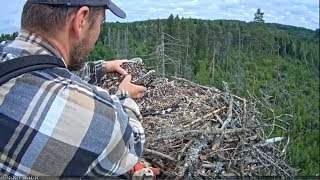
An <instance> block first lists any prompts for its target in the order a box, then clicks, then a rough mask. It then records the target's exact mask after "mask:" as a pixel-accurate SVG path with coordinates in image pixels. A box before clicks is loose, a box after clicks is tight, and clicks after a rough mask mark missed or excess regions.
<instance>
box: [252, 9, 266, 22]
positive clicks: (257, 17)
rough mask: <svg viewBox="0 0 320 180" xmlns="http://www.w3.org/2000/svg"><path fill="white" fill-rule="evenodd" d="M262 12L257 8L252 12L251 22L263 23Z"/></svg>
mask: <svg viewBox="0 0 320 180" xmlns="http://www.w3.org/2000/svg"><path fill="white" fill-rule="evenodd" d="M263 15H264V12H262V11H261V9H260V8H259V9H257V12H256V13H255V14H254V19H253V22H262V23H264V19H263Z"/></svg>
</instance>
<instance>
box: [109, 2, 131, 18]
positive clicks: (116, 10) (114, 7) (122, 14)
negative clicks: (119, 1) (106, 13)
mask: <svg viewBox="0 0 320 180" xmlns="http://www.w3.org/2000/svg"><path fill="white" fill-rule="evenodd" d="M107 7H108V9H109V10H110V11H111V12H112V13H113V14H114V15H116V16H118V17H119V18H122V19H125V18H126V17H127V15H126V13H125V12H124V11H123V10H122V9H120V8H119V7H118V6H117V5H115V4H114V3H113V2H110V3H109V4H108V5H107Z"/></svg>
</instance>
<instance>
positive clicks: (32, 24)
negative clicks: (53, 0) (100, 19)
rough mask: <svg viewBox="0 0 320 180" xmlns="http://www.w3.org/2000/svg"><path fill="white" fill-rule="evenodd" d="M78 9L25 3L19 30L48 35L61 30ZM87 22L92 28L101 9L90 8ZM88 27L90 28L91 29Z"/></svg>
mask: <svg viewBox="0 0 320 180" xmlns="http://www.w3.org/2000/svg"><path fill="white" fill-rule="evenodd" d="M79 8H80V7H63V6H50V5H44V4H34V3H30V2H28V1H27V2H26V3H25V5H24V7H23V11H22V16H21V28H24V29H33V30H39V31H42V32H46V33H48V34H50V35H53V34H55V33H56V32H58V31H59V30H61V29H62V28H63V27H64V26H65V24H66V22H67V19H68V17H69V16H70V15H72V14H74V13H76V12H77V10H79ZM89 9H90V13H89V20H90V22H91V25H90V26H91V27H92V26H93V24H94V22H95V19H96V17H97V16H98V14H99V10H102V9H103V7H90V8H89ZM91 27H90V28H91Z"/></svg>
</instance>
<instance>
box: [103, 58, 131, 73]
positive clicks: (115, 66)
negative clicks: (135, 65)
mask: <svg viewBox="0 0 320 180" xmlns="http://www.w3.org/2000/svg"><path fill="white" fill-rule="evenodd" d="M124 62H128V60H113V61H106V62H105V63H104V64H103V66H102V69H103V72H104V73H111V72H117V73H119V74H121V75H125V74H127V72H126V71H125V70H124V69H123V68H122V67H120V65H121V64H122V63H124Z"/></svg>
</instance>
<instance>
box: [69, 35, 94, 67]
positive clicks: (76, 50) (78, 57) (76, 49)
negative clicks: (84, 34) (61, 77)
mask: <svg viewBox="0 0 320 180" xmlns="http://www.w3.org/2000/svg"><path fill="white" fill-rule="evenodd" d="M88 40H89V39H88V38H87V39H83V40H81V41H80V42H76V43H75V44H74V45H73V46H72V48H71V51H70V63H69V65H68V69H69V70H70V71H78V70H80V69H82V68H83V67H84V65H85V62H86V57H87V56H88V55H89V53H90V50H91V48H90V47H88V46H89V41H88Z"/></svg>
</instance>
